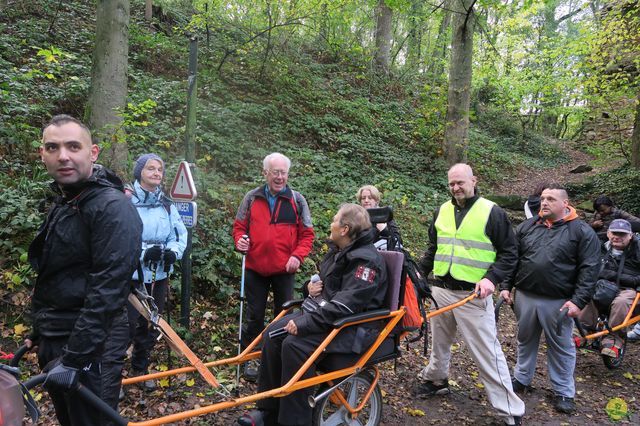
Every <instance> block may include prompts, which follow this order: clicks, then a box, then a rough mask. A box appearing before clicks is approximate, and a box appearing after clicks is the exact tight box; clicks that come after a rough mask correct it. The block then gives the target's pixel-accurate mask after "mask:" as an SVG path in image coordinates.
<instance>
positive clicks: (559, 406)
mask: <svg viewBox="0 0 640 426" xmlns="http://www.w3.org/2000/svg"><path fill="white" fill-rule="evenodd" d="M553 408H555V409H556V411H557V412H559V413H565V414H573V413H575V411H576V403H575V401H574V400H573V398H569V397H568V396H562V395H555V396H554V397H553Z"/></svg>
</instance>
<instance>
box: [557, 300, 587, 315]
mask: <svg viewBox="0 0 640 426" xmlns="http://www.w3.org/2000/svg"><path fill="white" fill-rule="evenodd" d="M564 308H567V309H569V311H568V312H567V316H569V317H570V318H576V317H577V316H578V315H580V312H581V311H582V310H581V309H580V308H578V307H577V306H576V305H575V304H574V303H573V302H572V301H570V300H567V301H566V302H565V303H564V305H562V307H561V308H560V310H563V309H564Z"/></svg>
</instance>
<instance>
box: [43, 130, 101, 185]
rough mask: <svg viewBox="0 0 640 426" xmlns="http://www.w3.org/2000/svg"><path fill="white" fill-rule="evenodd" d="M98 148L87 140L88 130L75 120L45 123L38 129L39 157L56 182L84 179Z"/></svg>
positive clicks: (71, 182) (95, 158) (89, 138)
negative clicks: (62, 122)
mask: <svg viewBox="0 0 640 426" xmlns="http://www.w3.org/2000/svg"><path fill="white" fill-rule="evenodd" d="M99 152H100V149H99V148H98V145H93V144H92V143H91V137H90V136H89V133H87V131H86V130H85V129H83V128H82V127H80V126H78V125H77V124H76V123H71V122H70V123H65V124H63V125H61V126H49V127H47V128H46V129H44V132H43V133H42V146H41V147H40V158H41V159H42V162H43V163H44V164H45V166H46V167H47V172H48V173H49V176H51V177H52V178H53V179H54V180H55V181H56V182H57V183H58V184H59V185H63V186H64V185H73V184H75V183H78V182H82V181H84V180H87V179H88V178H89V177H90V176H91V173H92V170H93V163H94V162H95V161H96V160H97V159H98V153H99Z"/></svg>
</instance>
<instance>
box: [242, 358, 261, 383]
mask: <svg viewBox="0 0 640 426" xmlns="http://www.w3.org/2000/svg"><path fill="white" fill-rule="evenodd" d="M259 369H260V363H259V362H258V361H248V362H246V363H245V364H244V370H243V371H242V377H244V379H245V380H246V381H247V382H251V383H254V382H257V381H258V372H259Z"/></svg>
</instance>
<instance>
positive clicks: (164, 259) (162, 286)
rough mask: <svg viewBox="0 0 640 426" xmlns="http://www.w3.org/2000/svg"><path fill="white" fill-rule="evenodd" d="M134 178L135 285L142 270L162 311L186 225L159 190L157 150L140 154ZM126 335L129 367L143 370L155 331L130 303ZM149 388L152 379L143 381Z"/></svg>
mask: <svg viewBox="0 0 640 426" xmlns="http://www.w3.org/2000/svg"><path fill="white" fill-rule="evenodd" d="M133 176H134V177H135V181H134V183H133V188H131V189H130V192H131V202H132V203H133V205H134V206H135V207H136V210H138V214H139V215H140V219H142V224H143V229H142V253H141V255H140V264H141V268H139V270H138V271H136V272H135V273H134V274H133V278H132V279H133V281H134V283H133V284H134V285H136V286H138V285H140V280H141V278H140V277H139V271H141V272H142V274H143V278H142V279H143V280H144V285H145V287H146V289H147V293H149V294H150V295H152V296H153V298H154V299H155V303H156V305H157V306H158V311H159V313H160V314H161V313H162V312H163V311H164V306H165V301H166V299H167V291H168V287H169V286H168V281H169V274H171V272H172V271H173V264H174V263H175V262H176V260H179V259H181V258H182V253H183V252H184V249H185V247H186V246H187V229H186V228H185V226H184V224H183V223H182V219H181V218H180V215H179V214H178V211H177V210H176V208H175V206H174V205H173V204H172V203H171V201H170V200H169V199H168V198H167V196H166V195H165V194H164V192H162V179H163V178H164V161H162V159H161V158H160V157H159V156H157V155H156V154H143V155H141V156H140V157H139V158H138V160H137V161H136V163H135V167H134V169H133ZM129 337H130V339H131V340H132V342H133V352H132V357H131V368H132V370H133V375H141V374H146V373H147V371H148V368H149V354H150V352H151V349H153V346H154V344H155V342H156V338H157V337H158V332H157V331H156V330H155V329H153V328H150V327H149V324H148V323H147V320H146V319H145V318H144V317H143V316H142V315H140V313H138V311H136V310H135V309H134V308H133V306H132V305H131V304H129ZM145 387H146V388H148V389H152V388H154V387H155V382H153V381H150V380H149V381H147V382H145Z"/></svg>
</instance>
